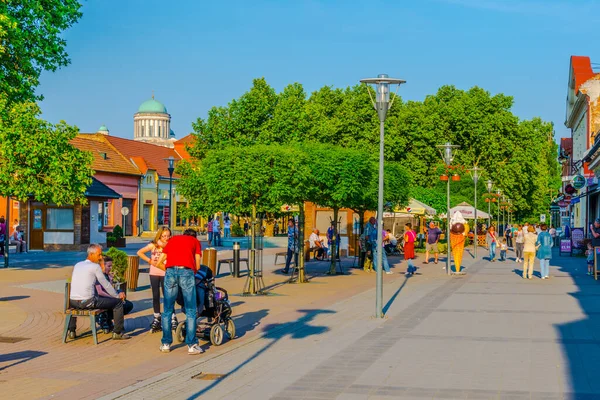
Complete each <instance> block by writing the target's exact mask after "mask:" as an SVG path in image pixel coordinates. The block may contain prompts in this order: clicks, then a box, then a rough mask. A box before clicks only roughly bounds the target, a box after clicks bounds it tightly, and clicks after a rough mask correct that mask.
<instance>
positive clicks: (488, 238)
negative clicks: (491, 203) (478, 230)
mask: <svg viewBox="0 0 600 400" xmlns="http://www.w3.org/2000/svg"><path fill="white" fill-rule="evenodd" d="M485 243H486V244H487V246H488V249H489V250H490V261H491V262H495V261H496V246H497V245H498V238H497V236H496V228H495V227H494V226H490V227H489V229H488V231H487V234H486V235H485Z"/></svg>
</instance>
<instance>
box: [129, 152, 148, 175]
mask: <svg viewBox="0 0 600 400" xmlns="http://www.w3.org/2000/svg"><path fill="white" fill-rule="evenodd" d="M131 160H132V161H133V163H134V164H135V165H136V166H137V167H138V169H139V170H140V171H142V174H145V173H146V172H148V165H147V164H146V161H145V160H144V157H138V156H135V157H131Z"/></svg>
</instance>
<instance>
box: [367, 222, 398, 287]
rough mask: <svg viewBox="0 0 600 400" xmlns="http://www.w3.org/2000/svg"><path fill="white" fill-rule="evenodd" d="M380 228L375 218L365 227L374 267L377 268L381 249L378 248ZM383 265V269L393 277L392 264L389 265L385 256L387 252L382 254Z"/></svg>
mask: <svg viewBox="0 0 600 400" xmlns="http://www.w3.org/2000/svg"><path fill="white" fill-rule="evenodd" d="M378 228H379V227H378V226H377V220H376V219H375V217H371V218H369V222H367V224H366V225H365V235H366V237H367V243H368V245H369V246H370V247H371V254H372V256H373V265H374V266H375V267H376V266H377V252H378V251H379V248H378V246H377V229H378ZM382 237H383V235H382ZM382 250H383V249H382ZM381 263H382V264H383V269H384V270H385V273H386V274H388V275H391V274H392V271H390V264H389V263H388V259H387V255H386V254H385V251H382V252H381Z"/></svg>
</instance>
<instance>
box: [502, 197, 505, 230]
mask: <svg viewBox="0 0 600 400" xmlns="http://www.w3.org/2000/svg"><path fill="white" fill-rule="evenodd" d="M502 203H503V204H502V229H503V230H506V219H505V217H506V205H504V203H506V196H502Z"/></svg>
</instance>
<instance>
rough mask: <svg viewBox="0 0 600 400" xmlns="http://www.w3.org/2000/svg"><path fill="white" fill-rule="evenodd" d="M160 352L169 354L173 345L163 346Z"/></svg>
mask: <svg viewBox="0 0 600 400" xmlns="http://www.w3.org/2000/svg"><path fill="white" fill-rule="evenodd" d="M160 351H161V352H162V353H169V352H170V351H171V345H170V344H161V345H160Z"/></svg>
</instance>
